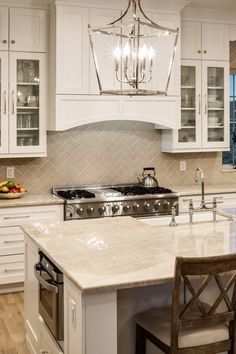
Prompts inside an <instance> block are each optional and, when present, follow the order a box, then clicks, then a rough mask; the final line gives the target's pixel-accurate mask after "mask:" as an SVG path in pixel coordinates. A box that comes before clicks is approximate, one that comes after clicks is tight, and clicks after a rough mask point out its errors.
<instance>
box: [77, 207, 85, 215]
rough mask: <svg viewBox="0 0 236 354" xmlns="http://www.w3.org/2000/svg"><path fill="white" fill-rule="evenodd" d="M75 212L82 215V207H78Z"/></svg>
mask: <svg viewBox="0 0 236 354" xmlns="http://www.w3.org/2000/svg"><path fill="white" fill-rule="evenodd" d="M76 213H77V214H78V215H82V214H83V213H84V209H83V208H78V209H76Z"/></svg>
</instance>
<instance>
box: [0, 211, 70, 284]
mask: <svg viewBox="0 0 236 354" xmlns="http://www.w3.org/2000/svg"><path fill="white" fill-rule="evenodd" d="M59 220H63V206H62V205H44V206H27V207H13V208H11V207H10V208H0V285H1V286H2V287H3V291H4V288H6V291H7V290H8V289H7V286H8V284H15V283H22V282H23V281H24V232H23V231H22V229H21V225H23V224H26V223H33V222H50V221H52V222H53V221H59ZM18 285H19V284H18ZM18 285H17V286H16V288H17V287H18Z"/></svg>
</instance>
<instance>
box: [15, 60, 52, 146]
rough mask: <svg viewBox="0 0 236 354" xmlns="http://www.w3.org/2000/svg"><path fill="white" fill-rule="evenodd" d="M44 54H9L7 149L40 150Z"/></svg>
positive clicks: (42, 122)
mask: <svg viewBox="0 0 236 354" xmlns="http://www.w3.org/2000/svg"><path fill="white" fill-rule="evenodd" d="M44 59H45V56H44V54H36V53H30V54H29V53H11V59H10V65H11V72H10V90H9V91H10V92H9V94H10V97H9V105H10V106H9V110H10V116H11V119H10V124H9V129H10V152H11V153H28V152H31V153H34V152H40V151H42V150H43V147H44V146H45V143H46V133H45V119H44V117H45V115H46V111H45V107H46V104H45V93H46V86H45V74H44V70H45V62H44Z"/></svg>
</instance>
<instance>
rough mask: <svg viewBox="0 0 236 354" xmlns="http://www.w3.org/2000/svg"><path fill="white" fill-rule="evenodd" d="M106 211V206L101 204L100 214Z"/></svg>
mask: <svg viewBox="0 0 236 354" xmlns="http://www.w3.org/2000/svg"><path fill="white" fill-rule="evenodd" d="M105 211H106V207H104V206H101V207H100V208H99V212H100V214H104V213H105Z"/></svg>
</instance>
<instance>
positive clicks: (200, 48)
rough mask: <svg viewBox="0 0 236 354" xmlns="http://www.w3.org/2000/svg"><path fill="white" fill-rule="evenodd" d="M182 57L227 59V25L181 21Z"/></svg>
mask: <svg viewBox="0 0 236 354" xmlns="http://www.w3.org/2000/svg"><path fill="white" fill-rule="evenodd" d="M181 37H182V38H181V57H182V59H203V60H224V61H225V60H226V61H228V60H229V26H228V25H224V24H221V23H201V22H193V21H182V23H181Z"/></svg>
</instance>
